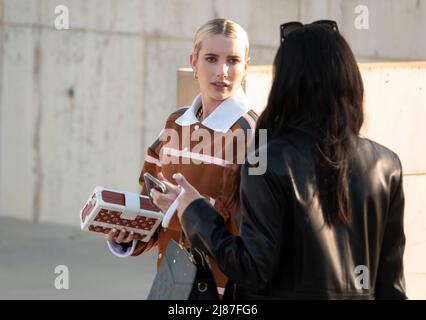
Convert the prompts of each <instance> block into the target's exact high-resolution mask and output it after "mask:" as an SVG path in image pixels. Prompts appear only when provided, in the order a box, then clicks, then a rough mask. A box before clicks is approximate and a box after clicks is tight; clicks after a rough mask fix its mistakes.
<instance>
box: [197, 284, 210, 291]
mask: <svg viewBox="0 0 426 320" xmlns="http://www.w3.org/2000/svg"><path fill="white" fill-rule="evenodd" d="M202 284H204V287H201V285H202ZM197 287H198V291H200V292H206V291H207V288H208V287H209V285H208V284H207V283H205V282H198V285H197Z"/></svg>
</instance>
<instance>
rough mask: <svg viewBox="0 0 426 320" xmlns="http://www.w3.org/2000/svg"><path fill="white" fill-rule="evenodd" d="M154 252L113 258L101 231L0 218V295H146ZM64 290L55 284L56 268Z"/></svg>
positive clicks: (103, 296) (79, 297) (40, 296)
mask: <svg viewBox="0 0 426 320" xmlns="http://www.w3.org/2000/svg"><path fill="white" fill-rule="evenodd" d="M156 254H157V250H153V251H151V252H148V253H145V254H143V255H141V256H138V257H130V258H124V259H123V258H117V257H115V256H113V255H112V254H111V253H110V252H109V250H108V248H107V247H106V244H105V241H104V238H103V236H102V235H101V234H96V233H90V232H82V231H80V229H79V227H78V226H76V227H75V228H73V227H64V226H57V225H54V224H33V223H29V222H26V221H21V220H16V219H11V218H4V217H0V299H145V298H146V296H147V295H148V292H149V289H150V287H151V284H152V281H153V279H154V277H155V273H156V268H155V261H156ZM58 265H65V266H67V267H68V270H69V289H67V290H65V289H62V290H58V289H56V288H55V279H56V278H57V277H58V276H60V274H55V267H56V266H58Z"/></svg>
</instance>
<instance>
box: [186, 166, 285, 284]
mask: <svg viewBox="0 0 426 320" xmlns="http://www.w3.org/2000/svg"><path fill="white" fill-rule="evenodd" d="M247 170H248V168H247V166H246V165H243V166H242V169H241V189H240V196H241V201H242V209H243V218H242V225H241V236H233V235H232V234H231V233H230V232H229V231H227V229H226V228H225V226H224V220H223V218H222V217H221V216H220V215H219V214H217V212H216V211H215V209H214V208H213V207H212V206H211V204H210V203H209V202H207V201H206V200H204V199H198V200H196V201H194V202H192V203H191V204H190V205H189V206H188V207H187V209H186V210H185V212H184V213H183V215H182V225H183V228H184V230H185V232H186V234H187V236H188V238H189V240H190V242H191V245H193V246H195V247H198V248H200V249H201V250H204V251H205V252H206V253H208V254H209V255H210V256H212V257H213V258H214V259H215V260H216V262H217V264H218V266H219V268H220V269H221V270H222V271H223V272H224V273H225V274H226V275H227V276H228V277H229V278H230V279H232V280H233V281H234V282H235V283H236V284H237V285H239V286H241V287H244V288H247V289H249V290H250V291H258V290H261V289H262V288H264V287H265V286H266V285H267V284H268V283H269V282H270V280H271V276H272V275H274V274H275V270H276V268H277V266H278V262H279V255H278V254H277V253H278V252H280V251H281V247H282V246H283V235H282V230H283V227H282V226H283V224H284V215H283V205H284V204H285V200H284V199H283V195H282V192H281V191H280V185H279V183H277V182H278V179H276V178H275V177H274V176H273V175H272V174H271V173H269V172H268V171H267V172H266V173H265V174H263V175H248V173H247ZM277 195H280V196H279V199H280V201H279V199H278V197H277Z"/></svg>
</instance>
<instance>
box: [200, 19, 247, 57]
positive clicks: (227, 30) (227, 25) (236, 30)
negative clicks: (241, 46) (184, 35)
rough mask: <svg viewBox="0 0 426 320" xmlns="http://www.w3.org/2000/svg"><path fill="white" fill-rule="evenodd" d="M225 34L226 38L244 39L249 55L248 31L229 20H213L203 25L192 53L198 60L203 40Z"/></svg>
mask: <svg viewBox="0 0 426 320" xmlns="http://www.w3.org/2000/svg"><path fill="white" fill-rule="evenodd" d="M216 34H223V35H224V36H225V37H228V38H232V39H242V40H243V41H244V42H245V46H246V52H245V53H246V56H245V59H246V60H247V59H248V54H249V40H248V36H247V33H246V31H245V30H244V29H243V28H242V27H241V26H240V25H239V24H238V23H236V22H234V21H231V20H228V19H213V20H210V21H207V22H206V23H205V24H203V25H202V26H201V27H200V28H199V29H198V30H197V32H196V33H195V37H194V44H193V49H192V52H193V54H194V56H195V58H196V59H198V53H199V52H200V50H201V45H202V43H203V40H204V39H206V38H207V37H209V36H212V35H216Z"/></svg>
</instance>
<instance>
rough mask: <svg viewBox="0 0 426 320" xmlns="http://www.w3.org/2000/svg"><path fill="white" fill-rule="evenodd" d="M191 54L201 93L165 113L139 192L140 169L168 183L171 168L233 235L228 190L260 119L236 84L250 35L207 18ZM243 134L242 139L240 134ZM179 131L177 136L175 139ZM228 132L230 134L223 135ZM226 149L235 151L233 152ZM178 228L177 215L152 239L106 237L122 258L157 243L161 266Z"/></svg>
mask: <svg viewBox="0 0 426 320" xmlns="http://www.w3.org/2000/svg"><path fill="white" fill-rule="evenodd" d="M189 59H190V63H191V66H192V68H193V70H194V77H195V78H196V79H197V80H198V84H199V88H200V94H199V95H197V96H196V97H195V99H194V101H193V103H192V105H191V106H189V107H185V108H181V109H179V110H177V111H176V112H174V113H172V114H171V115H170V116H169V117H168V118H167V120H166V124H165V127H164V129H163V130H162V133H161V134H160V136H159V137H158V138H157V139H156V141H154V143H153V144H152V145H151V146H150V147H149V148H148V152H147V155H146V158H145V162H144V164H143V168H142V172H141V174H140V178H139V182H140V185H141V187H142V191H141V193H143V194H146V189H145V186H144V179H143V175H144V173H145V172H149V173H151V174H152V175H153V176H156V177H160V178H162V179H167V180H169V181H173V178H172V176H173V174H174V173H177V172H180V173H182V174H184V175H185V177H186V178H187V179H188V181H189V182H190V183H191V184H192V185H193V186H195V187H196V188H197V190H199V191H200V193H201V194H203V195H204V196H205V197H206V198H208V199H209V200H210V203H211V204H212V205H214V207H215V209H216V210H217V212H218V213H219V214H220V215H221V216H222V217H223V218H224V222H225V226H226V227H227V229H228V230H229V231H230V232H231V233H233V234H236V233H237V232H238V227H237V217H236V212H235V209H236V208H235V206H232V205H230V204H231V203H232V199H231V198H230V197H231V194H233V191H234V189H235V187H236V186H237V185H238V183H236V181H235V180H234V171H235V168H236V167H238V166H236V165H238V164H241V162H240V163H238V161H241V159H244V156H245V153H246V148H245V147H246V145H247V141H248V140H249V137H250V132H251V130H254V128H255V122H256V119H257V116H256V114H255V113H254V112H253V111H252V110H251V107H252V106H251V104H250V102H249V101H248V99H247V97H246V96H245V94H244V91H243V90H242V88H241V84H242V82H243V79H244V77H245V75H246V72H247V66H248V64H249V61H250V59H249V41H248V38H247V34H246V32H245V31H244V29H243V28H242V27H241V26H239V25H238V24H237V23H235V22H233V21H230V20H226V19H214V20H211V21H208V22H207V23H205V24H204V25H203V26H201V28H200V29H199V30H198V31H197V33H196V34H195V37H194V44H193V50H192V52H191V54H190V56H189ZM241 132H242V133H243V138H245V139H242V140H244V142H241V139H239V138H241V134H240V133H241ZM176 136H177V137H178V138H179V139H178V140H179V141H177V142H176V141H174V143H173V141H172V140H176V139H173V138H176ZM229 136H231V139H226V138H227V137H229ZM237 136H239V138H238V137H237ZM167 137H169V138H170V139H167ZM200 137H202V138H200ZM223 141H225V143H223ZM229 150H231V151H232V152H231V155H230V156H229V152H228V151H229ZM218 151H220V152H218ZM175 198H176V195H174V194H170V195H169V196H168V195H165V196H162V197H161V200H160V199H158V198H157V199H155V200H156V203H157V204H158V206H159V207H160V208H161V209H162V211H163V212H166V211H167V209H168V208H169V206H170V204H171V203H172V201H173V200H174V199H175ZM181 230H182V229H181V225H180V223H179V220H178V218H177V216H176V215H175V216H174V217H173V218H172V220H171V221H170V224H169V226H168V228H167V229H163V228H159V229H158V231H157V233H156V234H155V236H154V237H153V238H152V239H151V240H150V241H149V242H143V241H138V240H134V239H133V234H130V233H128V232H126V231H121V232H116V231H115V230H111V232H110V233H109V234H108V235H107V236H106V238H107V240H108V246H109V247H110V249H111V250H112V251H113V253H114V254H115V255H117V256H120V257H127V256H130V255H132V256H136V255H139V254H141V253H143V252H145V251H148V250H150V249H151V248H154V247H158V260H157V266H159V265H160V263H161V261H162V257H163V254H164V252H165V250H166V247H167V244H168V242H169V240H170V239H172V238H173V239H175V240H178V239H179V235H180V232H181ZM186 245H188V243H186ZM212 269H213V274H214V276H215V279H216V283H217V285H218V293H219V295H222V294H223V291H224V288H225V286H226V283H227V278H226V277H225V275H224V274H222V273H221V272H220V270H219V268H218V267H217V265H216V263H215V262H214V261H212Z"/></svg>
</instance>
